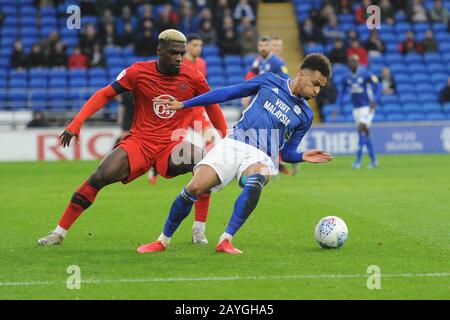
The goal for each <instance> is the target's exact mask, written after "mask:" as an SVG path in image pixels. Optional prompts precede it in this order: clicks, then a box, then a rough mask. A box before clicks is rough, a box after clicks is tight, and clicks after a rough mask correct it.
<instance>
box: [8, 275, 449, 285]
mask: <svg viewBox="0 0 450 320" xmlns="http://www.w3.org/2000/svg"><path fill="white" fill-rule="evenodd" d="M369 276H370V274H303V275H286V276H235V277H204V278H153V279H152V278H147V279H145V278H144V279H138V278H137V279H104V280H101V279H100V280H93V279H87V280H81V283H82V284H108V283H150V282H189V281H243V280H244V281H245V280H253V281H264V280H295V279H343V278H344V279H345V278H367V277H369ZM436 277H450V272H439V273H399V274H381V278H436ZM65 284H66V282H52V281H23V282H0V287H21V286H53V285H65Z"/></svg>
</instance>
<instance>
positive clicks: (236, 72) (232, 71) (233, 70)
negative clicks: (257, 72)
mask: <svg viewBox="0 0 450 320" xmlns="http://www.w3.org/2000/svg"><path fill="white" fill-rule="evenodd" d="M242 70H243V69H242V67H241V66H240V65H228V66H227V67H226V68H225V72H226V74H227V75H228V76H239V77H241V78H242V76H243V71H242Z"/></svg>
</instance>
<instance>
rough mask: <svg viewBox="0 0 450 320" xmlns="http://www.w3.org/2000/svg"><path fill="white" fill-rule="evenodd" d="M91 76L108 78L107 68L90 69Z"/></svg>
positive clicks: (89, 74)
mask: <svg viewBox="0 0 450 320" xmlns="http://www.w3.org/2000/svg"><path fill="white" fill-rule="evenodd" d="M88 76H89V78H91V79H92V78H106V70H105V69H104V68H91V69H88Z"/></svg>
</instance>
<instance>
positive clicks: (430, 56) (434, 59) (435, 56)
mask: <svg viewBox="0 0 450 320" xmlns="http://www.w3.org/2000/svg"><path fill="white" fill-rule="evenodd" d="M442 59H443V57H442V56H441V55H440V54H439V53H425V54H424V55H423V61H424V62H426V63H440V62H442Z"/></svg>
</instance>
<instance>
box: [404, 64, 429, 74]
mask: <svg viewBox="0 0 450 320" xmlns="http://www.w3.org/2000/svg"><path fill="white" fill-rule="evenodd" d="M408 70H409V72H410V73H411V74H413V73H415V72H426V71H427V69H426V68H425V65H424V64H423V63H421V62H420V63H417V62H416V63H411V64H408Z"/></svg>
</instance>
